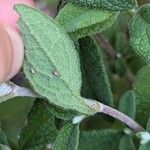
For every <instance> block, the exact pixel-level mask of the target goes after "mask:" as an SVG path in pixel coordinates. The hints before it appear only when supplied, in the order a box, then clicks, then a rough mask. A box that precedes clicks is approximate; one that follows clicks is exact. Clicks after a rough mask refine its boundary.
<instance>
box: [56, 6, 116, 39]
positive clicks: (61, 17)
mask: <svg viewBox="0 0 150 150" xmlns="http://www.w3.org/2000/svg"><path fill="white" fill-rule="evenodd" d="M117 16H118V13H116V12H111V11H105V10H95V9H88V8H84V7H80V6H76V5H73V4H67V5H66V6H64V8H63V9H62V10H61V11H60V12H59V14H58V16H57V18H56V21H57V22H58V23H59V24H60V25H61V26H62V27H63V28H64V29H65V30H66V32H67V33H69V34H70V35H71V37H73V38H81V37H85V36H90V35H93V34H96V33H97V32H101V31H103V30H105V29H107V28H109V27H110V26H111V25H112V24H113V23H114V22H115V20H116V18H117Z"/></svg>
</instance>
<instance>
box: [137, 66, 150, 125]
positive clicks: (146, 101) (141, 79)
mask: <svg viewBox="0 0 150 150" xmlns="http://www.w3.org/2000/svg"><path fill="white" fill-rule="evenodd" d="M134 91H135V97H136V105H137V115H136V118H137V121H138V122H139V123H142V125H143V126H145V125H146V122H147V120H148V118H149V114H150V66H145V67H143V68H142V69H141V70H140V71H139V72H138V74H137V77H136V80H135V83H134Z"/></svg>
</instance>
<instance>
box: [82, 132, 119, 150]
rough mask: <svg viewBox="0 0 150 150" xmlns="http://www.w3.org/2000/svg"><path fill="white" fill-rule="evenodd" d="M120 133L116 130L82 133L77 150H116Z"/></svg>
mask: <svg viewBox="0 0 150 150" xmlns="http://www.w3.org/2000/svg"><path fill="white" fill-rule="evenodd" d="M121 135H122V133H121V132H120V131H118V130H112V129H105V130H101V131H96V130H95V131H91V132H90V131H88V132H83V133H82V134H81V137H80V143H79V150H97V149H98V150H115V149H118V145H119V141H120V138H121Z"/></svg>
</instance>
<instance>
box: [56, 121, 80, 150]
mask: <svg viewBox="0 0 150 150" xmlns="http://www.w3.org/2000/svg"><path fill="white" fill-rule="evenodd" d="M78 141H79V124H76V125H74V124H72V123H67V124H66V125H65V126H64V127H63V128H62V129H61V130H60V131H59V133H58V136H57V138H56V141H55V145H54V150H77V149H78Z"/></svg>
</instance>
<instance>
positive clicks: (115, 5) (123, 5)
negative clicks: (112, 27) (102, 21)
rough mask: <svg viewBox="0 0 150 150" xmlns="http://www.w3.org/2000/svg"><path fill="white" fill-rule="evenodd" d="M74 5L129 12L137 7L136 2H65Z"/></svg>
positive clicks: (72, 0)
mask: <svg viewBox="0 0 150 150" xmlns="http://www.w3.org/2000/svg"><path fill="white" fill-rule="evenodd" d="M67 2H71V3H74V4H78V5H81V6H87V7H95V8H103V9H108V10H115V11H116V10H119V11H120V10H129V9H133V8H135V7H137V1H136V0H67Z"/></svg>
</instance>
